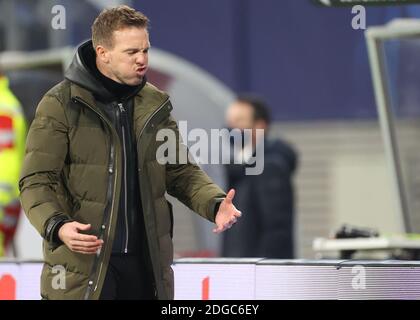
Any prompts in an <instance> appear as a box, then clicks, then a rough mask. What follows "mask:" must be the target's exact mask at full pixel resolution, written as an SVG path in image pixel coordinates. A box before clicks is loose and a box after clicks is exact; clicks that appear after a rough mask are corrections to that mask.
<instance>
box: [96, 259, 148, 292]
mask: <svg viewBox="0 0 420 320" xmlns="http://www.w3.org/2000/svg"><path fill="white" fill-rule="evenodd" d="M99 299H100V300H153V299H155V297H154V290H153V278H152V275H151V274H150V272H148V269H147V267H146V264H145V263H144V261H142V258H141V257H140V256H138V255H123V254H112V255H111V258H110V260H109V265H108V270H107V273H106V276H105V281H104V285H103V287H102V292H101V295H100V298H99Z"/></svg>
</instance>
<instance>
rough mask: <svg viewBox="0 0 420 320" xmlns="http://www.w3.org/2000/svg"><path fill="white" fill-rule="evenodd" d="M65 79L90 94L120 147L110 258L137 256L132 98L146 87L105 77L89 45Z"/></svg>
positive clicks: (139, 236) (140, 232) (140, 243)
mask: <svg viewBox="0 0 420 320" xmlns="http://www.w3.org/2000/svg"><path fill="white" fill-rule="evenodd" d="M65 77H66V79H68V80H69V81H71V82H74V83H76V84H77V85H79V86H81V87H83V88H85V89H87V90H89V91H90V92H91V93H92V94H93V96H94V98H95V100H96V103H97V105H98V106H99V108H100V109H101V110H102V111H103V112H104V114H105V115H106V116H107V118H108V119H109V120H110V122H111V123H112V125H113V126H114V128H115V129H116V131H117V133H118V135H119V138H120V142H121V146H122V151H123V152H122V164H123V165H122V173H123V176H122V183H121V193H120V202H119V212H118V220H117V226H116V231H115V238H114V242H113V247H112V253H113V254H136V255H137V254H139V253H140V251H143V249H144V244H145V236H144V223H143V210H142V206H141V200H140V187H139V182H138V178H137V177H138V175H137V174H135V173H137V150H136V141H135V140H136V139H135V134H134V129H133V107H134V97H135V95H136V94H137V93H138V92H139V91H140V90H141V89H142V88H143V87H144V85H145V84H146V78H145V77H144V78H143V81H142V83H141V84H140V85H138V86H129V85H125V84H121V83H118V82H115V81H114V80H112V79H110V78H108V77H106V76H104V75H103V74H102V73H101V72H100V71H99V70H98V68H97V66H96V54H95V51H94V49H93V46H92V41H87V42H85V43H83V44H82V45H81V46H80V47H79V48H78V50H77V54H76V55H75V57H74V59H73V61H72V63H71V65H70V67H69V68H68V70H67V71H66V73H65Z"/></svg>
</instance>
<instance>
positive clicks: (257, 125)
mask: <svg viewBox="0 0 420 320" xmlns="http://www.w3.org/2000/svg"><path fill="white" fill-rule="evenodd" d="M254 127H255V129H264V130H265V129H267V127H268V125H267V122H265V121H264V120H256V121H255V125H254Z"/></svg>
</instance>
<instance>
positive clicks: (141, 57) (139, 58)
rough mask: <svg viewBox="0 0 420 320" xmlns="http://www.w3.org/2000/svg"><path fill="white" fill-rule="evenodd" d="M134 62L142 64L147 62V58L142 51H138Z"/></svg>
mask: <svg viewBox="0 0 420 320" xmlns="http://www.w3.org/2000/svg"><path fill="white" fill-rule="evenodd" d="M136 63H137V64H140V65H144V64H146V63H147V58H146V55H145V54H143V53H140V54H139V55H138V56H137V57H136Z"/></svg>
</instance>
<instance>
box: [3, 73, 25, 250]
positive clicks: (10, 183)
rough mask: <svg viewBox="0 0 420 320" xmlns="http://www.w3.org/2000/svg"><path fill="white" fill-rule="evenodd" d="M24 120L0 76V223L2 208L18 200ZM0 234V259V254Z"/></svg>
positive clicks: (14, 99) (19, 107) (17, 103)
mask: <svg viewBox="0 0 420 320" xmlns="http://www.w3.org/2000/svg"><path fill="white" fill-rule="evenodd" d="M25 137H26V121H25V117H24V114H23V111H22V107H21V105H20V103H19V101H18V100H17V98H16V97H15V96H14V95H13V93H12V92H11V91H10V89H9V81H8V79H7V78H6V77H2V76H0V221H1V220H3V217H4V212H3V210H2V208H4V206H7V205H8V204H10V203H12V202H13V201H16V200H18V199H19V185H18V184H19V174H20V170H21V165H22V161H23V156H24V152H25ZM2 243H3V235H2V234H1V232H0V256H2V255H3V254H4V253H3V246H2V245H1V244H2Z"/></svg>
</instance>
